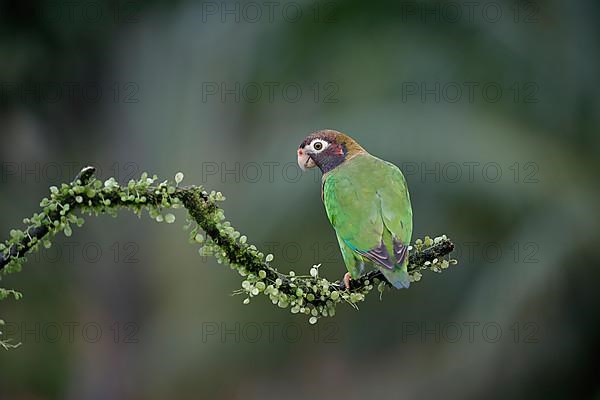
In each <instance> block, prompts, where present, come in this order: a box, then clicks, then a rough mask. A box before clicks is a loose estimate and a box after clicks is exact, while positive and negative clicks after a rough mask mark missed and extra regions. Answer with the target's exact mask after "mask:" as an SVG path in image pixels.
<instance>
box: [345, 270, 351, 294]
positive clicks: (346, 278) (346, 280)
mask: <svg viewBox="0 0 600 400" xmlns="http://www.w3.org/2000/svg"><path fill="white" fill-rule="evenodd" d="M350 279H351V277H350V273H349V272H346V275H344V286H346V289H348V290H350Z"/></svg>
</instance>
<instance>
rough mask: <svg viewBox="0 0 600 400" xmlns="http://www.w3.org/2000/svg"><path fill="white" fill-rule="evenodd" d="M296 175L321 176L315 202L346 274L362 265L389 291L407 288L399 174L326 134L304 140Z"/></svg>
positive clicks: (404, 192) (408, 222) (406, 211)
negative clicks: (382, 279) (319, 204)
mask: <svg viewBox="0 0 600 400" xmlns="http://www.w3.org/2000/svg"><path fill="white" fill-rule="evenodd" d="M298 165H299V167H300V168H301V169H302V170H306V169H308V168H314V167H318V168H319V169H320V170H321V172H322V174H323V175H322V179H321V199H322V201H323V204H324V205H325V211H326V213H327V218H328V219H329V222H330V223H331V225H332V227H333V229H334V230H335V234H336V236H337V241H338V244H339V247H340V252H341V254H342V258H343V260H344V264H345V265H346V269H347V270H348V272H347V273H346V274H345V275H344V278H343V282H344V285H345V287H346V289H350V280H351V279H357V278H359V277H360V276H361V275H362V274H363V272H364V269H365V265H366V266H369V267H374V268H376V269H378V270H379V271H381V273H382V274H383V276H384V277H385V279H386V280H387V281H388V282H389V283H390V284H391V285H392V286H394V287H395V288H397V289H401V288H408V287H409V285H410V281H409V276H408V271H407V266H408V247H409V244H410V240H411V236H412V227H413V221H412V207H411V203H410V197H409V194H408V187H407V184H406V179H405V178H404V175H403V174H402V172H401V171H400V169H399V168H398V167H397V166H396V165H394V164H392V163H390V162H388V161H384V160H381V159H379V158H377V157H375V156H373V155H371V154H369V153H368V152H367V151H366V150H365V149H364V148H363V147H362V146H361V145H359V144H358V143H357V142H356V141H355V140H354V139H352V138H351V137H350V136H348V135H346V134H344V133H341V132H338V131H335V130H331V129H324V130H319V131H316V132H313V133H311V134H310V135H308V136H307V137H306V138H305V139H304V141H303V142H302V143H301V144H300V147H299V148H298Z"/></svg>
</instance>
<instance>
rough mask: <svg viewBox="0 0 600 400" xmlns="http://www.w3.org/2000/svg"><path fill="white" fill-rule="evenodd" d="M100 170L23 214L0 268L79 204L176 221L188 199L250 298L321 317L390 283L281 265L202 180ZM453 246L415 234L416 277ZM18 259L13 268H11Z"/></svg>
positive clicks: (210, 246) (64, 227) (193, 216)
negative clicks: (251, 240) (102, 177)
mask: <svg viewBox="0 0 600 400" xmlns="http://www.w3.org/2000/svg"><path fill="white" fill-rule="evenodd" d="M94 173H95V168H94V167H86V168H84V169H82V170H81V172H80V173H79V174H78V176H77V177H76V179H75V180H74V181H73V182H72V183H71V184H68V185H67V184H63V185H61V187H60V188H57V187H52V188H51V195H50V199H44V200H42V202H41V204H40V205H41V207H42V212H41V213H38V214H35V215H34V216H33V217H31V218H27V219H25V220H24V222H25V223H26V224H28V227H27V228H26V229H25V231H15V230H13V231H11V239H9V240H8V241H6V242H5V243H4V244H0V270H3V272H5V273H6V272H12V271H13V270H19V268H20V266H21V264H22V263H23V262H24V261H25V255H26V254H27V253H29V252H31V251H35V250H37V249H38V248H39V246H40V243H43V244H44V245H45V246H49V245H50V242H49V240H48V238H49V237H51V236H53V235H55V234H56V233H57V232H60V231H62V232H64V233H65V235H67V236H70V235H71V232H72V231H71V224H77V225H81V224H82V223H83V220H82V219H81V218H79V217H77V216H75V214H74V212H75V211H77V210H79V211H81V212H82V213H88V214H96V215H98V214H101V213H110V214H115V212H116V210H117V209H119V208H128V209H131V210H133V211H134V212H135V213H137V214H138V215H139V214H141V211H142V209H145V210H148V212H149V214H150V216H151V217H152V218H155V219H156V220H157V221H159V222H161V221H163V220H166V221H167V222H173V220H174V219H175V217H174V216H173V215H172V214H167V215H166V216H163V215H162V214H161V211H162V210H164V209H170V208H179V207H181V206H183V207H185V208H186V209H187V211H188V213H189V222H190V224H192V225H195V227H194V228H193V229H192V231H191V233H190V239H191V240H192V241H195V242H197V243H201V244H202V247H203V251H204V252H205V253H208V254H213V255H214V256H215V257H216V258H217V261H218V262H220V263H227V264H229V265H230V266H231V267H232V268H233V269H236V270H237V271H238V272H239V273H240V274H241V275H242V276H244V277H245V279H244V281H243V282H242V289H240V290H238V291H237V293H245V294H246V295H247V298H246V299H245V300H244V303H245V304H247V303H248V302H250V299H251V298H252V297H255V296H258V295H259V294H265V295H267V296H269V298H270V299H271V301H272V302H273V303H274V304H277V305H278V306H280V307H282V308H287V307H290V308H291V311H292V313H304V314H307V315H309V316H310V322H311V323H315V322H316V321H317V319H318V318H320V317H322V316H333V315H334V314H335V306H336V305H337V304H338V303H340V302H342V301H346V302H348V303H349V304H351V305H352V306H354V307H356V303H358V302H359V301H362V300H364V297H365V295H366V294H367V293H368V292H370V291H371V290H372V289H373V287H374V285H376V284H378V289H379V290H380V292H382V291H383V289H384V287H385V286H386V284H387V281H385V279H383V276H382V274H381V273H380V272H379V271H372V272H369V273H367V274H365V275H363V276H362V277H361V278H359V279H356V280H352V281H350V282H351V286H350V289H349V290H346V289H345V288H344V287H343V284H342V283H341V282H339V281H336V282H329V281H327V280H326V279H324V278H322V277H319V274H318V267H319V266H314V267H313V268H312V269H311V273H310V275H302V276H296V274H295V273H294V272H293V271H291V272H290V273H289V274H283V273H281V272H279V271H278V270H277V269H276V268H274V267H273V266H271V263H270V262H271V261H272V258H273V257H272V256H271V255H268V256H265V255H264V254H262V253H261V252H260V251H258V249H256V247H255V246H253V245H249V244H247V243H246V237H245V236H242V235H240V233H239V232H237V231H236V230H235V229H234V228H233V227H231V224H230V223H229V222H228V221H226V220H225V216H224V213H223V210H222V209H221V208H220V207H218V204H217V203H218V202H220V201H223V200H224V197H223V196H222V195H221V194H220V193H217V192H211V193H207V192H206V191H204V190H202V187H199V186H188V187H178V182H180V181H181V179H183V175H182V174H178V176H176V179H175V180H176V182H177V183H176V184H174V185H173V184H170V183H169V182H168V181H164V182H162V183H160V184H158V185H157V184H155V182H156V181H157V177H156V176H154V177H153V178H149V177H148V176H147V174H143V175H142V177H141V179H140V180H138V181H133V180H132V181H130V182H129V183H128V185H126V186H120V185H119V184H117V182H116V181H115V180H114V179H113V178H111V179H109V180H107V181H105V182H104V183H102V182H101V181H99V180H97V179H96V178H95V177H94ZM201 231H202V232H204V233H205V235H206V238H205V237H204V236H203V235H202V234H201V233H200V232H201ZM453 249H454V244H453V243H452V242H451V241H450V240H449V239H448V238H446V237H445V236H442V237H438V238H435V239H431V238H429V237H426V238H425V240H424V241H422V240H417V241H415V243H414V244H413V245H412V246H411V248H410V250H411V253H410V257H409V266H408V270H409V275H410V279H411V281H413V282H414V281H419V280H420V278H421V273H420V271H421V270H426V269H428V270H432V271H434V272H442V271H443V270H444V269H445V268H447V267H448V266H449V265H450V264H455V263H456V260H452V259H449V258H448V255H449V254H450V253H451V252H452V251H453ZM11 266H12V267H14V268H5V267H11Z"/></svg>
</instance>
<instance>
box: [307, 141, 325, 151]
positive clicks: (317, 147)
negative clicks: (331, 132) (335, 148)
mask: <svg viewBox="0 0 600 400" xmlns="http://www.w3.org/2000/svg"><path fill="white" fill-rule="evenodd" d="M327 146H329V143H327V142H326V141H324V140H321V139H315V140H313V141H312V143H311V144H310V147H312V149H313V150H314V151H316V152H317V153H318V152H320V151H321V150H323V149H325V148H326V147H327Z"/></svg>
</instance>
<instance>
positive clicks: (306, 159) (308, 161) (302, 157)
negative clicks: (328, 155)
mask: <svg viewBox="0 0 600 400" xmlns="http://www.w3.org/2000/svg"><path fill="white" fill-rule="evenodd" d="M316 165H317V164H315V162H314V161H313V159H312V158H311V157H310V156H309V155H308V153H307V152H306V151H304V150H303V149H298V166H300V169H302V171H306V170H307V169H308V168H313V167H315V166H316Z"/></svg>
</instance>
